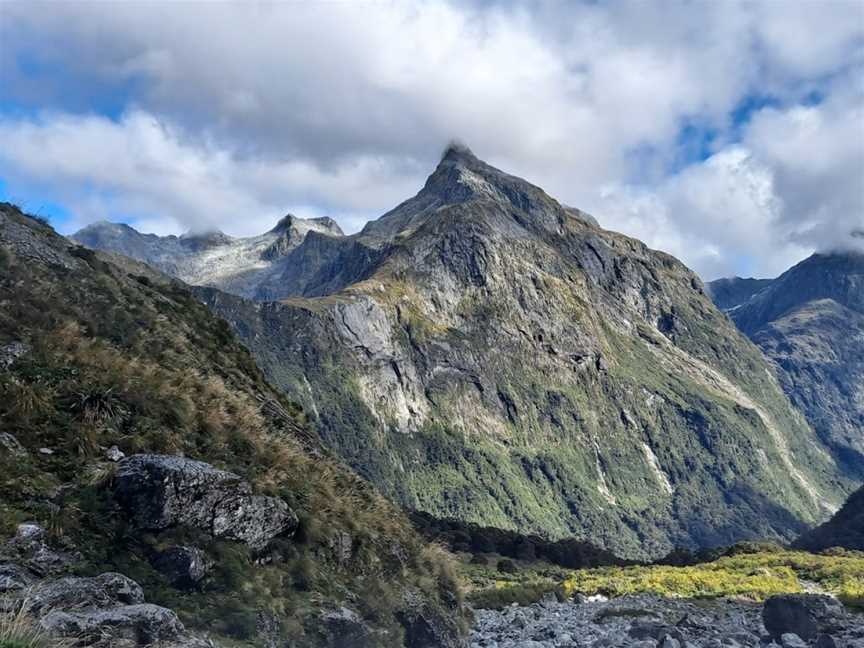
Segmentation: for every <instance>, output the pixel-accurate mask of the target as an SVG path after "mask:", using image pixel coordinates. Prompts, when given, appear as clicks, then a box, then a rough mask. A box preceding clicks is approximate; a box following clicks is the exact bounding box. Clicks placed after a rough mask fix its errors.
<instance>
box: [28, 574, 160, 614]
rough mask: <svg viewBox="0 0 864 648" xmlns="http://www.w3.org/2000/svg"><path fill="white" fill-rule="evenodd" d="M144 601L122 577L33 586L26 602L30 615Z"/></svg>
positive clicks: (73, 579)
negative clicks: (47, 611)
mask: <svg viewBox="0 0 864 648" xmlns="http://www.w3.org/2000/svg"><path fill="white" fill-rule="evenodd" d="M143 602H144V592H143V591H142V589H141V586H140V585H138V583H136V582H135V581H133V580H132V579H131V578H127V577H126V576H124V575H123V574H115V573H112V572H108V573H105V574H100V575H99V576H94V577H78V576H66V577H64V578H58V579H56V580H50V581H43V582H41V583H39V584H38V585H36V586H35V587H34V588H33V589H32V590H31V592H30V594H29V596H28V599H27V607H28V609H29V610H30V612H32V613H34V614H39V613H41V612H43V611H46V610H67V611H69V610H80V609H85V608H96V607H110V606H116V605H118V604H121V603H122V604H127V605H128V604H136V603H143Z"/></svg>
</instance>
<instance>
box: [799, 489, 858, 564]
mask: <svg viewBox="0 0 864 648" xmlns="http://www.w3.org/2000/svg"><path fill="white" fill-rule="evenodd" d="M794 546H795V547H798V548H801V549H807V550H808V551H822V550H824V549H830V548H831V547H844V548H846V549H856V550H858V551H864V487H862V488H859V489H858V490H857V491H855V492H854V493H853V494H852V495H851V496H850V497H849V499H848V500H847V502H846V503H845V504H844V505H843V508H841V509H840V510H839V511H837V513H836V514H835V515H834V516H833V517H832V518H831V519H830V520H829V521H828V522H826V523H825V524H822V525H820V526H818V527H816V528H815V529H812V530H810V531H808V532H807V533H805V534H804V535H802V536H801V537H800V538H798V539H797V540H796V541H795V543H794Z"/></svg>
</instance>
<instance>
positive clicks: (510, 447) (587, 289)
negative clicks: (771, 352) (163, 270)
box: [197, 147, 851, 557]
mask: <svg viewBox="0 0 864 648" xmlns="http://www.w3.org/2000/svg"><path fill="white" fill-rule="evenodd" d="M291 258H293V259H294V261H295V265H288V264H286V266H285V272H284V274H283V275H282V277H281V279H280V280H281V284H279V285H278V291H282V292H284V294H285V295H287V296H286V297H285V298H283V299H281V300H279V301H264V302H254V301H249V300H247V299H244V298H242V297H239V296H236V295H231V294H228V293H227V292H223V291H222V290H218V289H216V288H212V287H209V288H199V289H197V294H198V295H199V296H200V297H201V298H202V299H203V300H204V301H205V302H206V303H207V304H208V305H209V306H210V307H211V308H212V309H213V310H214V311H215V312H217V313H219V314H220V315H222V316H223V317H224V318H225V319H226V320H228V322H229V323H230V324H231V325H232V327H233V328H234V329H235V330H236V331H237V332H238V334H239V336H240V337H241V339H243V340H244V342H245V343H246V344H247V345H248V347H249V348H250V350H251V351H252V352H253V354H254V355H255V357H256V360H257V362H258V363H259V365H260V366H261V368H262V369H263V370H264V372H265V374H266V375H267V376H268V378H269V379H270V380H271V381H272V382H273V384H274V385H276V386H278V387H280V388H282V389H283V390H285V391H286V392H287V393H289V394H290V395H291V397H292V398H293V399H295V400H297V401H299V402H301V403H302V404H303V406H304V409H305V411H306V412H307V414H308V416H309V417H310V419H312V420H314V422H315V424H316V427H317V429H318V431H319V434H320V435H321V438H322V439H323V440H324V442H325V444H326V445H327V446H329V447H331V448H333V449H334V451H335V452H336V453H337V454H339V455H340V456H341V457H343V458H344V459H345V460H346V461H347V462H348V463H349V464H350V465H352V466H353V467H354V468H356V470H357V471H358V472H360V474H362V475H363V476H365V477H366V478H368V479H369V480H370V481H372V482H373V483H374V484H376V486H378V488H379V489H380V490H381V491H382V492H383V493H385V494H386V495H388V496H389V497H391V498H393V499H394V500H396V501H398V502H400V503H402V504H403V505H405V506H407V507H409V508H413V509H417V510H421V511H426V512H428V513H431V514H433V515H435V516H438V517H450V518H457V519H461V520H463V521H467V522H471V523H475V524H478V525H481V526H494V527H499V528H505V529H518V530H519V531H520V532H522V533H537V534H541V535H544V536H546V537H549V538H551V539H558V538H563V537H567V536H571V535H576V536H578V537H582V538H587V539H590V540H592V541H595V542H597V543H599V544H600V545H602V546H603V547H605V548H607V549H610V550H613V551H615V552H617V553H619V555H624V556H629V557H646V556H655V557H656V556H660V555H664V554H666V553H667V552H668V551H669V550H671V549H672V547H674V546H676V545H682V546H706V545H719V544H730V543H732V542H734V541H736V540H740V539H742V538H753V537H776V538H781V539H791V538H793V537H795V536H796V535H797V534H798V533H799V532H800V531H801V530H803V529H804V528H805V527H806V526H807V525H810V524H813V523H817V522H819V521H821V520H823V519H825V518H826V517H827V516H828V515H829V513H830V512H831V511H833V510H834V509H835V508H836V507H837V506H839V504H840V502H841V501H842V500H843V498H844V497H845V494H846V493H847V492H848V490H849V489H850V488H851V482H849V481H847V480H846V478H845V477H844V476H843V475H840V476H839V477H838V475H837V472H836V469H835V467H834V465H833V463H832V459H831V457H830V456H829V454H828V453H827V451H826V449H825V448H824V447H823V446H822V445H821V443H820V442H819V440H818V438H817V437H815V435H814V434H813V432H812V430H811V429H810V428H809V427H808V425H807V424H806V423H805V422H804V421H803V420H802V419H801V417H800V415H799V414H797V413H796V412H795V411H794V410H793V409H792V407H791V406H790V404H789V402H788V401H787V399H786V397H785V396H784V395H783V393H782V391H781V389H780V387H779V385H778V384H777V381H776V379H775V378H774V374H773V373H772V372H771V371H770V369H769V366H768V364H767V363H766V362H765V360H764V359H763V357H762V356H761V354H760V353H759V351H758V350H757V349H756V347H754V346H753V345H752V344H751V343H750V342H749V341H747V340H746V338H744V337H743V336H742V335H741V334H740V333H739V332H738V331H737V330H736V329H735V327H734V326H733V325H732V323H731V322H730V321H729V320H728V319H727V318H726V317H724V316H723V314H722V313H721V312H720V311H719V310H718V309H717V308H716V307H715V306H714V305H713V303H712V302H711V300H710V299H709V298H708V297H707V295H706V294H705V292H704V289H703V286H702V283H701V281H700V280H699V279H698V277H696V275H695V274H693V273H692V272H691V271H689V270H688V269H687V268H686V267H684V266H683V265H682V264H681V263H680V262H678V261H677V260H675V259H674V258H672V257H670V256H669V255H666V254H663V253H660V252H656V251H653V250H650V249H648V248H647V247H646V246H645V245H643V244H642V243H640V242H638V241H635V240H633V239H630V238H627V237H625V236H622V235H619V234H615V233H612V232H607V231H605V230H602V229H601V228H599V227H598V226H597V225H596V223H594V222H592V220H591V219H590V218H588V217H585V216H584V215H582V214H581V212H578V210H574V209H571V208H566V207H563V206H562V205H560V204H559V203H558V202H557V201H555V200H554V199H552V198H551V197H549V196H548V195H547V194H546V193H545V192H543V191H542V190H541V189H540V188H538V187H535V186H534V185H531V184H529V183H528V182H526V181H524V180H521V179H519V178H516V177H514V176H510V175H508V174H506V173H504V172H502V171H499V170H497V169H495V168H493V167H491V166H489V165H487V164H485V163H484V162H482V161H481V160H479V159H477V158H476V157H475V156H473V154H471V152H470V151H468V150H467V149H464V148H460V147H451V148H450V149H449V150H448V151H447V152H446V153H445V155H444V157H443V158H442V160H441V163H440V164H439V166H438V168H437V169H436V170H435V172H434V173H433V174H432V175H431V176H430V177H429V179H428V180H427V181H426V184H425V186H424V187H423V189H422V190H421V191H420V192H419V193H418V194H417V195H416V196H415V197H413V198H411V199H409V200H407V201H405V202H404V203H402V204H401V205H399V206H398V207H396V208H395V209H393V210H392V211H391V212H388V213H387V214H385V215H384V216H382V217H381V218H380V219H378V220H377V221H373V222H371V223H369V224H368V225H367V226H366V228H364V230H363V231H362V232H360V233H359V234H357V235H353V236H349V237H342V238H338V239H337V238H333V237H325V236H313V235H311V234H310V235H309V236H307V237H306V239H305V240H304V241H303V243H301V244H300V245H299V246H298V247H297V248H296V249H295V250H294V251H292V253H291ZM301 261H302V262H301ZM267 285H268V290H271V291H273V290H277V289H276V288H273V286H274V285H276V284H275V283H273V282H272V281H270V280H268V284H267ZM222 288H223V289H225V290H229V291H230V286H222Z"/></svg>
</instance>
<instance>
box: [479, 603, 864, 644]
mask: <svg viewBox="0 0 864 648" xmlns="http://www.w3.org/2000/svg"><path fill="white" fill-rule="evenodd" d="M762 610H763V606H762V605H761V604H758V603H751V602H741V601H732V600H728V599H723V600H698V599H673V598H664V597H659V596H652V595H635V596H624V597H620V598H617V599H613V600H611V601H606V600H593V601H589V600H586V599H581V598H577V600H574V601H566V602H563V603H562V602H558V601H557V600H556V599H555V598H554V597H552V596H550V597H548V598H547V599H545V600H543V601H541V602H539V603H535V604H533V605H530V606H518V605H516V604H513V605H511V606H509V607H506V608H504V609H503V610H477V611H475V625H474V630H473V632H472V635H471V639H470V646H471V648H577V647H579V648H582V647H585V648H601V647H603V648H625V647H626V648H757V647H760V648H762V647H765V648H768V647H771V648H779V647H782V648H806V647H807V646H817V647H818V648H831V647H836V648H864V616H861V615H856V614H852V613H849V614H848V616H845V617H844V619H843V621H842V622H841V626H837V628H836V629H835V630H834V631H833V632H832V634H831V635H830V637H831V638H830V639H829V638H827V635H826V636H821V637H819V638H817V637H816V636H814V637H810V638H809V641H804V640H803V639H801V638H800V637H799V636H797V635H794V634H791V633H786V634H782V635H780V636H779V637H775V638H772V636H771V634H769V633H768V631H766V628H765V625H764V623H763V619H762ZM802 616H803V615H793V622H794V620H795V618H798V619H799V620H800V619H801V618H802Z"/></svg>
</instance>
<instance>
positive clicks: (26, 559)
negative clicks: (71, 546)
mask: <svg viewBox="0 0 864 648" xmlns="http://www.w3.org/2000/svg"><path fill="white" fill-rule="evenodd" d="M47 537H48V534H47V532H46V531H45V529H43V528H42V527H41V526H39V525H38V524H33V523H24V524H19V525H18V527H17V529H16V531H15V536H14V537H13V538H12V539H11V540H10V541H9V542H7V543H6V544H5V545H3V546H2V547H0V560H5V561H6V562H14V563H18V564H21V565H23V566H25V567H26V568H27V569H29V570H30V571H31V572H32V573H33V574H34V575H35V576H39V577H42V576H49V575H56V574H60V573H62V572H64V571H67V570H69V569H70V568H71V567H72V566H73V565H74V564H75V563H76V562H77V561H78V560H79V559H80V556H79V555H78V554H77V553H75V552H71V551H59V550H55V549H54V548H52V547H50V546H49V545H48V542H47Z"/></svg>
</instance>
